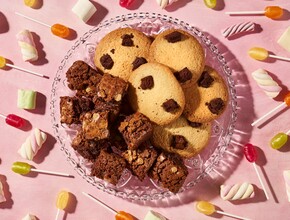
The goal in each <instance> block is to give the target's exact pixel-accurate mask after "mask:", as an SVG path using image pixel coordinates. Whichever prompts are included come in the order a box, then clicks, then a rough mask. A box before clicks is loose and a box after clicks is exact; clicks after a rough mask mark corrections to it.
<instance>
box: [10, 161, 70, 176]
mask: <svg viewBox="0 0 290 220" xmlns="http://www.w3.org/2000/svg"><path fill="white" fill-rule="evenodd" d="M11 169H12V171H13V172H15V173H18V174H21V175H26V174H28V173H30V172H31V171H32V172H38V173H46V174H51V175H57V176H66V177H71V175H70V174H67V173H59V172H53V171H46V170H39V169H34V168H31V165H30V164H28V163H24V162H14V163H13V164H12V168H11Z"/></svg>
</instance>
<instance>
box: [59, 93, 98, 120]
mask: <svg viewBox="0 0 290 220" xmlns="http://www.w3.org/2000/svg"><path fill="white" fill-rule="evenodd" d="M93 107H94V104H93V103H92V101H91V100H89V99H86V98H78V97H69V96H63V97H60V122H61V123H65V124H73V123H75V124H78V123H80V115H81V113H82V112H88V111H90V110H92V109H93Z"/></svg>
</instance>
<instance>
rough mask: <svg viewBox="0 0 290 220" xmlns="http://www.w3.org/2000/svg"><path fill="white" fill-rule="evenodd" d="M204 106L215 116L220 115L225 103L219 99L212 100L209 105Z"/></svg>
mask: <svg viewBox="0 0 290 220" xmlns="http://www.w3.org/2000/svg"><path fill="white" fill-rule="evenodd" d="M206 105H207V107H208V109H209V110H210V111H211V113H213V114H216V115H218V114H220V113H221V112H222V111H223V109H224V107H225V103H224V101H223V100H222V99H221V98H215V99H212V100H211V101H210V102H209V103H206Z"/></svg>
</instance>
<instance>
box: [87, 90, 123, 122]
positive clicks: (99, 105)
mask: <svg viewBox="0 0 290 220" xmlns="http://www.w3.org/2000/svg"><path fill="white" fill-rule="evenodd" d="M93 103H94V105H95V108H94V109H95V110H96V111H109V113H110V115H109V121H110V122H114V121H115V120H116V118H117V117H118V115H119V112H120V108H121V107H120V103H113V102H105V101H104V100H102V99H101V98H99V97H97V96H95V97H94V98H93Z"/></svg>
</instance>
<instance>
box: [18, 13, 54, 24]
mask: <svg viewBox="0 0 290 220" xmlns="http://www.w3.org/2000/svg"><path fill="white" fill-rule="evenodd" d="M15 14H17V15H19V16H21V17H24V18H26V19H28V20H31V21H34V22H36V23H38V24H41V25H44V26H46V27H49V28H51V26H50V25H48V24H45V23H43V22H41V21H38V20H35V19H33V18H31V17H28V16H26V15H23V14H20V13H18V12H15Z"/></svg>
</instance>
